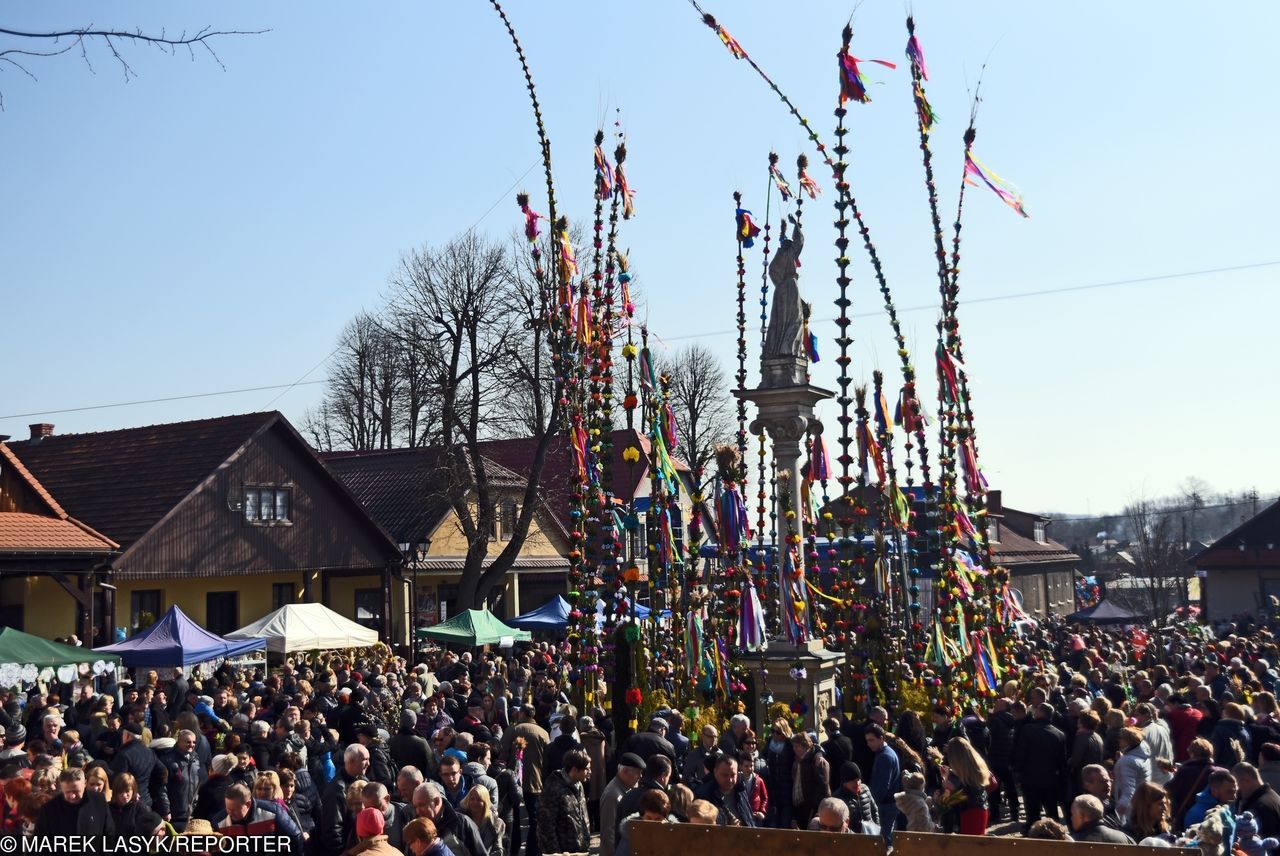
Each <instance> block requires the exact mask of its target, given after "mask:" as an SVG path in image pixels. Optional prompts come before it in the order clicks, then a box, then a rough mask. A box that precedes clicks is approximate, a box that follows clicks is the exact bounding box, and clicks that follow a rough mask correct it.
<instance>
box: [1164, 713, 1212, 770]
mask: <svg viewBox="0 0 1280 856" xmlns="http://www.w3.org/2000/svg"><path fill="white" fill-rule="evenodd" d="M1164 718H1165V719H1166V720H1167V721H1168V723H1169V732H1170V734H1172V736H1173V759H1174V760H1175V761H1178V762H1179V763H1181V762H1182V761H1185V760H1187V748H1188V747H1190V746H1191V741H1192V740H1195V739H1196V728H1197V726H1199V725H1200V720H1201V719H1203V718H1204V713H1202V712H1201V711H1198V710H1196V709H1195V708H1194V707H1166V708H1165V711H1164Z"/></svg>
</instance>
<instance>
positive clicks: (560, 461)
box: [481, 428, 689, 532]
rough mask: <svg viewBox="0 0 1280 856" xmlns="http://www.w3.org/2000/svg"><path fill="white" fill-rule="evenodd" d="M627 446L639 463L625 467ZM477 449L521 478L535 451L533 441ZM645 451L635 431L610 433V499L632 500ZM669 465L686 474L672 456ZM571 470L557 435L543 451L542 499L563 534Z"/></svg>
mask: <svg viewBox="0 0 1280 856" xmlns="http://www.w3.org/2000/svg"><path fill="white" fill-rule="evenodd" d="M628 446H635V447H636V448H638V449H639V450H640V462H639V463H637V464H629V463H627V462H626V461H624V460H623V459H622V452H623V450H625V449H626V448H627V447H628ZM481 448H483V450H484V453H485V455H486V456H488V457H492V458H494V459H495V460H497V461H498V462H499V463H501V464H502V465H503V466H505V467H508V468H510V469H511V470H514V471H515V472H517V473H522V474H523V473H528V472H529V471H530V470H531V469H532V468H533V455H534V452H535V450H536V449H537V438H534V437H520V438H516V439H512V440H491V441H489V442H487V443H482V444H481ZM649 448H650V447H649V438H648V437H646V436H645V435H644V434H642V433H640V432H639V431H635V430H630V429H626V428H619V429H617V430H615V431H614V432H613V456H612V457H613V494H614V496H616V497H618V498H620V499H623V500H631V499H633V498H634V497H635V494H636V491H637V490H638V489H639V487H640V484H641V483H642V482H643V481H644V478H645V477H646V476H647V475H648V474H649V472H648V470H647V469H646V468H645V463H644V462H645V461H646V460H647V459H648V456H649ZM672 461H673V462H674V463H675V465H676V469H677V470H679V471H680V472H681V473H683V474H687V473H688V472H689V467H688V465H686V464H685V463H684V462H683V461H681V460H679V459H678V458H676V457H675V456H673V457H672ZM574 466H575V465H574V462H573V450H572V449H571V448H570V446H569V443H568V441H567V440H566V439H565V437H564V435H563V434H557V435H556V436H555V437H554V438H552V440H551V443H550V445H549V446H548V447H547V459H546V463H545V464H543V468H542V480H541V481H542V485H541V486H542V499H543V501H544V502H545V503H546V505H547V507H548V508H549V509H551V512H552V513H553V514H554V515H555V518H556V521H557V522H558V523H559V524H560V525H561V527H563V528H564V529H565V531H566V532H567V531H568V530H569V529H570V528H572V527H570V526H569V500H570V497H571V495H572V493H573V484H574V477H573V473H574Z"/></svg>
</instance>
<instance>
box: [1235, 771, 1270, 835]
mask: <svg viewBox="0 0 1280 856" xmlns="http://www.w3.org/2000/svg"><path fill="white" fill-rule="evenodd" d="M1231 774H1232V775H1233V776H1235V777H1236V783H1237V785H1238V786H1239V791H1240V797H1239V798H1240V801H1239V803H1238V804H1237V806H1236V814H1237V815H1240V814H1242V813H1244V812H1246V811H1250V812H1253V816H1254V819H1255V820H1257V822H1258V837H1259V838H1276V837H1280V794H1277V793H1276V792H1275V790H1274V789H1273V788H1272V787H1271V786H1270V785H1268V784H1266V783H1265V782H1263V781H1262V776H1261V774H1259V773H1258V768H1257V767H1255V766H1253V765H1252V764H1247V763H1241V764H1236V765H1235V766H1234V767H1232V768H1231Z"/></svg>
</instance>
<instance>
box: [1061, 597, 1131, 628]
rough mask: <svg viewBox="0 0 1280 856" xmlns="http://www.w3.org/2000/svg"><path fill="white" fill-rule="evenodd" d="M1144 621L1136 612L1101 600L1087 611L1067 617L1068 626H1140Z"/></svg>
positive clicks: (1083, 610)
mask: <svg viewBox="0 0 1280 856" xmlns="http://www.w3.org/2000/svg"><path fill="white" fill-rule="evenodd" d="M1145 620H1146V619H1144V618H1143V616H1141V615H1139V614H1138V613H1136V612H1131V611H1130V610H1127V609H1125V608H1124V607H1123V606H1119V605H1117V604H1114V603H1112V602H1111V601H1109V600H1106V599H1103V600H1100V601H1098V602H1097V603H1095V604H1094V605H1093V606H1091V607H1089V608H1088V609H1082V610H1080V611H1079V612H1073V613H1071V614H1070V615H1068V616H1067V623H1068V624H1140V623H1141V622H1143V621H1145Z"/></svg>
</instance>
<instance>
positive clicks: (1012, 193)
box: [964, 152, 1031, 217]
mask: <svg viewBox="0 0 1280 856" xmlns="http://www.w3.org/2000/svg"><path fill="white" fill-rule="evenodd" d="M964 180H965V182H966V183H967V184H972V185H975V186H976V185H977V184H978V182H979V181H981V182H982V183H983V184H985V185H986V186H987V187H989V188H991V192H992V193H994V194H995V195H996V196H998V197H1000V201H1001V202H1003V203H1004V204H1005V205H1008V206H1009V207H1010V208H1012V209H1013V210H1014V211H1017V212H1018V213H1019V214H1021V215H1022V216H1023V217H1030V216H1031V215H1030V214H1028V213H1027V209H1026V208H1025V207H1023V204H1022V194H1021V193H1019V192H1018V188H1016V187H1014V186H1013V185H1012V184H1010V183H1009V182H1007V181H1005V180H1004V179H1003V178H1001V177H1000V176H998V175H996V174H995V173H994V172H992V171H991V170H990V169H988V168H987V167H985V166H983V164H982V161H980V160H978V159H977V158H976V157H974V156H973V153H972V152H965V153H964Z"/></svg>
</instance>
